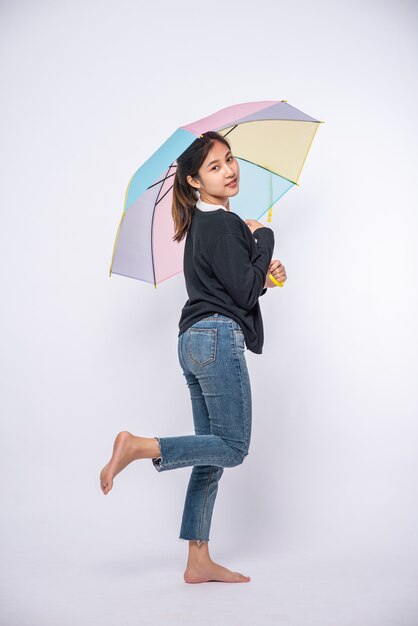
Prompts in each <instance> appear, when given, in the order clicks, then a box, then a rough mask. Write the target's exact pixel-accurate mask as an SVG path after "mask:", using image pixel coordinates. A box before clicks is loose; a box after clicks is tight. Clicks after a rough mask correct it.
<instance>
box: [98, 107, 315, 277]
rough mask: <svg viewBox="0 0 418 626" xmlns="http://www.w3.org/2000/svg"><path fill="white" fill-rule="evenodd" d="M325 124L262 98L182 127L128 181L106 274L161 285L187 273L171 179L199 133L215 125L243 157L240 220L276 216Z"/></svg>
mask: <svg viewBox="0 0 418 626" xmlns="http://www.w3.org/2000/svg"><path fill="white" fill-rule="evenodd" d="M322 123H323V122H322V121H321V120H317V119H315V118H313V117H310V116H309V115H307V114H306V113H303V112H302V111H300V110H299V109H296V108H295V107H293V106H291V105H290V104H288V103H287V101H286V100H280V101H278V100H264V101H260V102H245V103H242V104H236V105H233V106H229V107H226V108H224V109H221V110H219V111H217V112H216V113H213V114H212V115H209V116H208V117H204V118H202V119H200V120H197V121H196V122H192V123H191V124H187V125H186V126H181V127H180V128H178V129H177V130H176V131H175V132H174V133H173V134H172V135H171V136H170V137H169V138H168V139H167V140H166V141H165V142H164V143H163V144H162V145H161V146H160V148H158V150H157V151H156V152H154V154H152V155H151V156H150V158H149V159H148V160H147V161H145V163H144V164H143V165H142V166H141V167H140V168H139V169H138V170H137V171H136V172H135V173H134V174H133V176H132V178H131V180H130V181H129V184H128V187H127V189H126V193H125V203H124V209H123V214H122V217H121V220H120V223H119V227H118V230H117V233H116V238H115V243H114V248H113V254H112V261H111V265H110V271H109V275H110V276H111V275H112V273H113V274H119V275H121V276H127V277H129V278H136V279H138V280H142V281H144V282H147V283H152V284H154V287H156V286H157V284H158V283H161V282H162V281H164V280H167V279H168V278H171V277H172V276H175V275H177V274H179V273H181V272H182V271H183V253H184V244H185V241H186V238H184V239H183V240H182V241H181V242H180V243H178V242H177V241H173V237H174V222H173V218H172V213H171V203H172V189H173V178H174V175H175V172H176V159H177V157H178V156H180V155H181V154H182V153H183V152H184V151H185V150H186V148H188V147H189V146H190V144H192V143H193V141H195V140H196V138H197V137H199V136H200V135H201V134H202V133H205V132H207V131H209V130H215V131H217V132H218V133H219V134H221V135H222V136H224V137H227V139H228V141H229V143H230V145H231V150H232V153H233V154H234V156H235V158H236V159H237V160H238V162H239V167H240V187H239V193H238V194H237V195H236V196H234V197H230V200H229V203H230V208H231V210H232V211H233V212H234V213H237V214H238V215H239V216H240V217H241V218H242V219H243V220H245V219H257V220H259V219H260V218H261V217H262V216H263V215H265V214H266V213H267V212H269V214H268V221H271V216H272V207H273V205H274V204H275V203H276V202H277V201H278V200H279V199H280V198H282V197H283V195H284V194H285V193H286V192H288V191H289V189H291V188H292V187H294V186H295V185H298V179H299V177H300V174H301V171H302V168H303V165H304V163H305V160H306V157H307V155H308V152H309V149H310V147H311V144H312V141H313V139H314V137H315V133H316V131H317V130H318V127H319V124H322ZM269 276H270V278H272V279H273V280H274V278H273V277H272V276H271V275H269ZM274 282H277V281H274ZM277 284H280V285H282V283H277Z"/></svg>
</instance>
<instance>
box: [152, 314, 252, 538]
mask: <svg viewBox="0 0 418 626" xmlns="http://www.w3.org/2000/svg"><path fill="white" fill-rule="evenodd" d="M178 358H179V361H180V365H181V367H182V370H183V374H184V376H185V378H186V383H187V386H188V388H189V392H190V398H191V402H192V411H193V421H194V432H195V434H194V435H184V436H180V437H155V439H157V441H158V443H159V445H160V456H159V457H158V458H155V459H152V463H153V464H154V466H155V468H156V469H157V470H158V471H159V472H163V471H165V470H171V469H176V468H178V467H187V466H193V469H192V472H191V476H190V480H189V484H188V488H187V493H186V500H185V504H184V511H183V519H182V523H181V529H180V537H179V538H180V539H189V540H190V539H194V540H197V542H198V543H199V544H200V543H203V542H206V541H209V531H210V525H211V520H212V512H213V506H214V504H215V499H216V494H217V491H218V482H219V479H220V478H221V476H222V474H223V468H224V467H235V466H236V465H240V464H241V463H242V462H243V460H244V458H245V457H246V456H247V455H248V449H249V445H250V438H251V387H250V378H249V374H248V369H247V364H246V360H245V343H244V333H243V331H242V329H241V326H240V325H239V324H238V323H237V322H236V321H235V320H233V319H231V318H229V317H226V316H225V315H221V314H220V313H214V314H212V315H211V316H209V317H205V318H204V319H202V320H199V321H198V322H195V323H194V324H193V325H192V326H190V327H189V328H188V329H187V330H186V331H184V332H183V333H182V334H181V335H180V336H179V337H178Z"/></svg>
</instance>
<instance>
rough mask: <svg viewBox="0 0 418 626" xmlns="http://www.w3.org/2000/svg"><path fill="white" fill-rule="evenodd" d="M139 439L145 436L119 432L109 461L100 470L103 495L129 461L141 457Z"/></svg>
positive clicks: (125, 431) (107, 491)
mask: <svg viewBox="0 0 418 626" xmlns="http://www.w3.org/2000/svg"><path fill="white" fill-rule="evenodd" d="M141 439H143V440H144V443H145V440H146V439H145V437H136V436H134V435H132V434H131V433H129V432H128V431H127V430H123V431H122V432H120V433H119V434H118V435H117V436H116V439H115V443H114V444H113V454H112V458H111V459H110V461H109V463H107V464H106V465H105V466H104V468H103V469H102V471H101V472H100V487H101V490H102V491H103V493H104V494H105V495H107V494H108V493H109V491H110V490H111V489H112V487H113V479H114V477H115V476H116V475H117V474H119V472H121V471H122V470H123V469H124V468H125V467H126V466H127V465H129V463H131V462H132V461H135V460H136V459H139V458H141V451H140V448H141V446H140V445H138V443H139V444H141Z"/></svg>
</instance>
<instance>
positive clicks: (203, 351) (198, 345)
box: [187, 328, 218, 367]
mask: <svg viewBox="0 0 418 626" xmlns="http://www.w3.org/2000/svg"><path fill="white" fill-rule="evenodd" d="M217 337H218V329H217V328H189V338H188V342H187V344H188V347H187V354H188V356H189V358H190V359H191V360H192V361H194V362H195V363H197V364H198V365H200V366H202V367H203V366H204V365H208V364H209V363H212V362H213V361H214V360H215V359H216V342H217Z"/></svg>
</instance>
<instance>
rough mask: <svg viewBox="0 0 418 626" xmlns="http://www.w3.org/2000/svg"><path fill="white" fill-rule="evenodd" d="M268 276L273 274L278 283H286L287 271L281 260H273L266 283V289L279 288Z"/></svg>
mask: <svg viewBox="0 0 418 626" xmlns="http://www.w3.org/2000/svg"><path fill="white" fill-rule="evenodd" d="M268 274H272V275H273V276H274V278H275V279H276V280H277V282H278V283H284V282H285V280H287V276H286V270H285V268H284V265H282V262H281V261H279V259H273V260H272V261H270V265H269V268H268V270H267V276H266V282H265V283H264V287H268V288H269V287H277V285H276V283H273V281H272V280H270V278H269V277H268Z"/></svg>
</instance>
